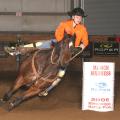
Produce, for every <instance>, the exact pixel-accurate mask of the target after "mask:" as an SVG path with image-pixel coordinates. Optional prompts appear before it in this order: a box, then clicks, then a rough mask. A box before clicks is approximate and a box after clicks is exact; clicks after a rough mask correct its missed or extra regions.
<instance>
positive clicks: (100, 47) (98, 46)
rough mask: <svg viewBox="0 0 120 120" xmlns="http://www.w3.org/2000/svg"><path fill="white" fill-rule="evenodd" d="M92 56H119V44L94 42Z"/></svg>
mask: <svg viewBox="0 0 120 120" xmlns="http://www.w3.org/2000/svg"><path fill="white" fill-rule="evenodd" d="M94 55H119V43H118V42H95V43H94Z"/></svg>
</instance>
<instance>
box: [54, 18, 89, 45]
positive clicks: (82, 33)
mask: <svg viewBox="0 0 120 120" xmlns="http://www.w3.org/2000/svg"><path fill="white" fill-rule="evenodd" d="M65 32H66V33H67V34H70V35H74V34H75V35H76V38H75V47H77V46H79V45H80V43H81V42H82V43H83V44H84V46H85V47H86V46H87V45H88V33H87V30H86V27H85V26H84V25H83V24H78V25H76V26H75V27H73V20H67V21H64V22H61V23H60V25H59V26H58V27H57V29H56V31H55V37H56V40H57V41H58V42H59V41H61V40H62V39H63V38H64V33H65Z"/></svg>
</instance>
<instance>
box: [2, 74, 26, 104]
mask: <svg viewBox="0 0 120 120" xmlns="http://www.w3.org/2000/svg"><path fill="white" fill-rule="evenodd" d="M23 82H24V79H23V77H22V76H21V75H20V76H19V77H18V78H17V79H16V82H15V84H14V86H13V87H12V88H11V89H10V90H9V91H8V92H6V93H5V94H4V96H3V98H2V99H1V101H4V102H6V101H8V100H9V99H10V98H11V97H12V95H13V94H14V93H15V92H16V91H17V90H18V89H19V88H20V87H21V86H22V85H23Z"/></svg>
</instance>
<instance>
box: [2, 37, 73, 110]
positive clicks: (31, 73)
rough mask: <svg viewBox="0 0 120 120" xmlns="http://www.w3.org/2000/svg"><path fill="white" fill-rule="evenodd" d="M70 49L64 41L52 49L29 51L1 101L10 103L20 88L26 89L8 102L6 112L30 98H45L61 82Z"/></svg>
mask: <svg viewBox="0 0 120 120" xmlns="http://www.w3.org/2000/svg"><path fill="white" fill-rule="evenodd" d="M71 48H72V47H71V41H70V40H69V39H65V40H63V41H61V42H58V43H56V45H55V47H54V48H50V49H35V50H32V52H31V50H30V55H29V56H28V57H27V58H26V59H25V60H24V61H23V62H22V63H21V65H20V68H19V72H18V75H17V78H16V80H15V83H14V85H13V86H11V88H10V89H9V90H8V91H7V92H6V93H5V94H4V96H3V98H2V99H1V101H2V102H8V101H10V100H11V98H12V96H13V95H14V94H15V93H16V92H17V91H18V90H19V89H20V88H21V87H22V86H26V87H27V89H26V90H25V91H23V93H22V94H21V95H19V96H17V97H15V99H14V100H12V101H10V102H9V107H8V110H9V111H11V110H12V109H13V108H15V107H16V106H19V105H20V104H21V103H22V102H23V101H26V100H28V99H30V98H31V97H34V96H46V95H47V93H48V92H49V91H50V90H51V89H52V88H53V87H54V86H56V85H57V84H58V83H59V82H60V81H61V80H62V77H63V76H64V74H65V71H66V68H67V66H68V65H69V62H70V61H71V60H72V59H71V58H72V54H73V52H72V50H71ZM27 52H28V51H27ZM62 68H64V70H62Z"/></svg>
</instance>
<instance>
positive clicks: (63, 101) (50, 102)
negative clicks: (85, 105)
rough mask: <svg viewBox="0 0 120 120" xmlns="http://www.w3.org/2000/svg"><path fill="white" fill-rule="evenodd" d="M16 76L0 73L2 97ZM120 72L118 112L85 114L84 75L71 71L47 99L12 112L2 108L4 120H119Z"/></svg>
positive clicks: (0, 116) (118, 98) (119, 75)
mask: <svg viewBox="0 0 120 120" xmlns="http://www.w3.org/2000/svg"><path fill="white" fill-rule="evenodd" d="M15 77H16V73H7V72H6V73H0V98H1V97H2V96H3V94H4V93H5V92H6V91H7V90H8V89H9V88H10V86H11V85H12V84H13V82H14V80H15ZM119 79H120V73H116V75H115V110H114V111H113V112H95V111H88V110H87V111H82V110H81V106H82V101H81V99H82V75H81V73H80V72H75V71H74V72H72V71H71V72H70V71H69V72H67V73H66V75H65V77H64V79H63V81H62V82H61V83H60V84H59V85H58V86H57V87H56V88H54V89H53V90H52V91H51V92H50V93H49V95H48V96H46V97H35V98H31V99H29V100H28V101H25V102H24V103H22V104H21V105H20V106H18V107H17V108H15V109H14V110H12V111H10V112H8V111H7V110H6V107H4V105H3V106H1V107H0V120H119V119H120V94H119V91H120V80H119Z"/></svg>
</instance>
